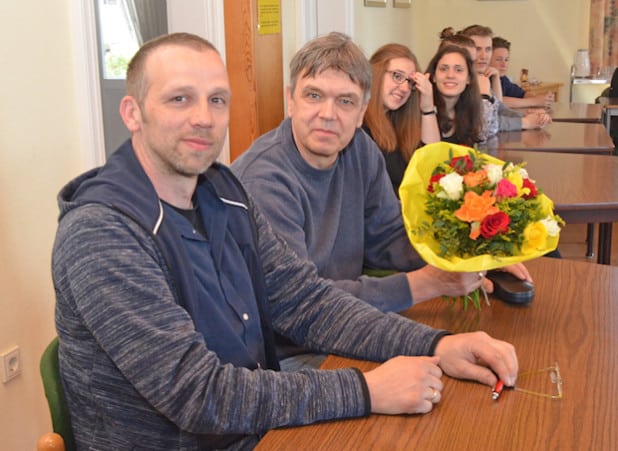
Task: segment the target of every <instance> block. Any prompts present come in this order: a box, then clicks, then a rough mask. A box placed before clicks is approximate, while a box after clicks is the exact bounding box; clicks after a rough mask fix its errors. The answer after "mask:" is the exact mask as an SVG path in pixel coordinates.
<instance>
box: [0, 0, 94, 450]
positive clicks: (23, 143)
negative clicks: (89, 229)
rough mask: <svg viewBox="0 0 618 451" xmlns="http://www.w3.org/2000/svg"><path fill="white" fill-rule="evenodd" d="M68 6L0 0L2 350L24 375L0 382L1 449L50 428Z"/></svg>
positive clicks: (70, 86)
mask: <svg viewBox="0 0 618 451" xmlns="http://www.w3.org/2000/svg"><path fill="white" fill-rule="evenodd" d="M69 1H70V0H54V1H51V2H41V1H39V0H21V1H19V2H11V1H3V2H0V17H2V27H0V41H1V42H2V43H3V44H2V46H0V67H2V71H1V75H0V77H1V79H0V80H1V82H0V99H2V103H1V104H0V217H1V218H2V219H1V220H0V221H1V223H0V224H1V225H0V352H2V351H4V350H6V349H7V348H9V347H10V346H12V345H14V344H17V345H19V346H20V348H21V356H22V360H23V372H22V374H21V376H18V377H17V378H16V379H14V380H12V381H11V382H9V383H8V384H2V383H1V382H0V436H1V437H2V444H1V445H0V448H2V449H6V450H16V451H20V450H32V449H35V444H36V439H37V438H38V436H39V434H40V433H42V432H43V431H46V430H51V422H50V419H49V413H48V410H47V404H46V401H45V398H44V396H43V390H42V385H41V382H40V376H39V371H38V362H39V358H40V355H41V353H42V351H43V349H44V347H45V346H46V344H47V343H48V342H49V340H50V339H51V337H52V336H54V335H55V329H54V320H53V309H54V293H53V289H52V283H51V276H50V256H51V247H52V242H53V238H54V233H55V229H56V218H57V214H58V213H57V211H58V210H57V207H56V200H55V196H56V193H57V192H58V190H59V189H60V187H61V186H62V184H63V183H65V182H66V181H67V180H68V179H69V178H70V177H73V176H74V175H76V174H77V173H78V172H80V170H81V166H82V160H81V149H80V148H79V135H78V126H77V115H76V108H75V96H74V80H73V78H72V74H73V71H72V65H73V62H72V56H71V38H70V28H71V27H70V24H69V22H70V21H69V6H68V2H69Z"/></svg>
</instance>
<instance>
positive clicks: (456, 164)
mask: <svg viewBox="0 0 618 451" xmlns="http://www.w3.org/2000/svg"><path fill="white" fill-rule="evenodd" d="M451 167H452V168H453V169H455V171H457V173H458V174H459V175H464V174H465V173H466V172H470V171H471V170H472V169H473V168H474V164H473V163H472V160H471V159H470V155H464V156H462V157H453V159H452V160H451Z"/></svg>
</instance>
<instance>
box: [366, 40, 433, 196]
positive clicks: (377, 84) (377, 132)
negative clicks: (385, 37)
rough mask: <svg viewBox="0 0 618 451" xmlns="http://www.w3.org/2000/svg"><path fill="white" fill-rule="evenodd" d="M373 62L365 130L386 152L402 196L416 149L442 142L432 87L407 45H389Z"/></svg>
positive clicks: (376, 53)
mask: <svg viewBox="0 0 618 451" xmlns="http://www.w3.org/2000/svg"><path fill="white" fill-rule="evenodd" d="M369 63H370V64H371V68H372V71H373V83H372V86H371V97H370V98H369V103H368V105H367V111H366V112H365V115H364V117H363V128H364V130H365V131H366V132H367V133H369V135H370V136H371V137H372V138H373V140H374V141H375V142H376V144H377V145H378V147H379V148H380V150H381V151H382V155H384V159H385V161H386V170H387V172H388V175H389V178H390V180H391V183H392V185H393V189H394V190H395V194H397V195H399V185H400V184H401V180H402V179H403V174H404V172H405V170H406V167H407V165H408V163H409V162H410V158H411V157H412V154H413V153H414V150H416V149H417V148H418V147H420V146H422V145H424V144H429V143H433V142H437V141H440V131H439V130H438V121H437V118H436V108H435V105H434V98H433V89H432V84H431V82H430V81H429V76H428V75H427V74H424V73H423V72H422V71H421V69H420V66H419V64H418V60H417V59H416V56H414V54H413V53H412V51H411V50H410V49H409V48H408V47H406V46H405V45H401V44H394V43H392V44H386V45H384V46H382V47H380V48H379V49H378V50H376V52H375V53H374V54H373V55H372V56H371V58H370V59H369Z"/></svg>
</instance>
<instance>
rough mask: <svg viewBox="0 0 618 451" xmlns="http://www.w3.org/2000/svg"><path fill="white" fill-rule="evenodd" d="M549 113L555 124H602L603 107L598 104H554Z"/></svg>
mask: <svg viewBox="0 0 618 451" xmlns="http://www.w3.org/2000/svg"><path fill="white" fill-rule="evenodd" d="M548 113H549V114H550V115H551V118H552V120H553V121H554V122H586V123H590V122H591V123H600V122H601V117H602V116H603V107H602V106H601V105H600V104H598V103H561V102H556V103H553V104H552V106H551V107H550V109H549V110H548Z"/></svg>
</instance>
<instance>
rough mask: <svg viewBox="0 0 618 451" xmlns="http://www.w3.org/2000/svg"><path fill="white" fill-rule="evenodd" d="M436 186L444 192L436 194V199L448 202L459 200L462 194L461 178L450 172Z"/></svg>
mask: <svg viewBox="0 0 618 451" xmlns="http://www.w3.org/2000/svg"><path fill="white" fill-rule="evenodd" d="M438 184H439V185H440V186H441V187H442V189H443V190H444V191H440V192H439V193H438V197H440V198H443V199H450V200H459V199H460V198H461V195H462V194H463V190H464V187H463V177H462V176H461V175H459V174H458V173H456V172H451V173H450V174H447V175H445V176H444V177H442V178H441V179H440V181H439V182H438Z"/></svg>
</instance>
